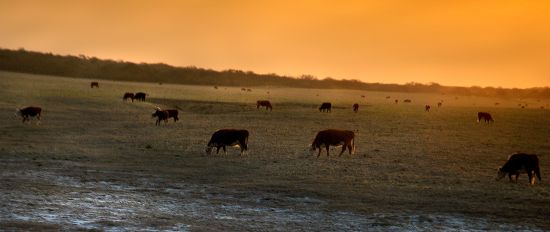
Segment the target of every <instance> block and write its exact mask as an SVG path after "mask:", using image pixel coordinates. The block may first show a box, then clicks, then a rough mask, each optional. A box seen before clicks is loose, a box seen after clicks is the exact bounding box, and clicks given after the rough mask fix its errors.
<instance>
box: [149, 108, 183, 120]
mask: <svg viewBox="0 0 550 232" xmlns="http://www.w3.org/2000/svg"><path fill="white" fill-rule="evenodd" d="M158 111H163V110H162V109H161V108H160V107H158V106H157V108H155V113H156V112H158ZM164 111H167V112H168V118H167V119H170V118H174V122H176V121H178V120H180V119H179V118H178V114H179V112H178V110H177V109H167V110H164ZM153 117H155V115H154V114H153Z"/></svg>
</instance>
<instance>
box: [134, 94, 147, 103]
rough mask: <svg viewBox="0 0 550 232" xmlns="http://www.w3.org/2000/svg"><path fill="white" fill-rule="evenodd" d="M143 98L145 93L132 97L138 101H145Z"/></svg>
mask: <svg viewBox="0 0 550 232" xmlns="http://www.w3.org/2000/svg"><path fill="white" fill-rule="evenodd" d="M145 96H147V94H146V93H143V92H137V93H136V94H135V95H134V98H135V99H136V100H138V101H145Z"/></svg>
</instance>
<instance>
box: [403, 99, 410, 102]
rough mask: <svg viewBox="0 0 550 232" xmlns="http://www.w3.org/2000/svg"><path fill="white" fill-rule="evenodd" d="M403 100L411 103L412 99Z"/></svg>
mask: <svg viewBox="0 0 550 232" xmlns="http://www.w3.org/2000/svg"><path fill="white" fill-rule="evenodd" d="M403 102H405V103H411V102H412V101H411V99H405V100H404V101H403Z"/></svg>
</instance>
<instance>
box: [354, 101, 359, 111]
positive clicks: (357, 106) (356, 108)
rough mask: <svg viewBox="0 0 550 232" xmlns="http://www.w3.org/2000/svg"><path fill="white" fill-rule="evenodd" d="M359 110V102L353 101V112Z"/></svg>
mask: <svg viewBox="0 0 550 232" xmlns="http://www.w3.org/2000/svg"><path fill="white" fill-rule="evenodd" d="M357 111H359V104H357V103H355V104H353V112H355V113H357Z"/></svg>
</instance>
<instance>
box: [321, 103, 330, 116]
mask: <svg viewBox="0 0 550 232" xmlns="http://www.w3.org/2000/svg"><path fill="white" fill-rule="evenodd" d="M331 110H332V104H331V103H330V102H323V104H321V107H319V112H327V113H330V111H331Z"/></svg>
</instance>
